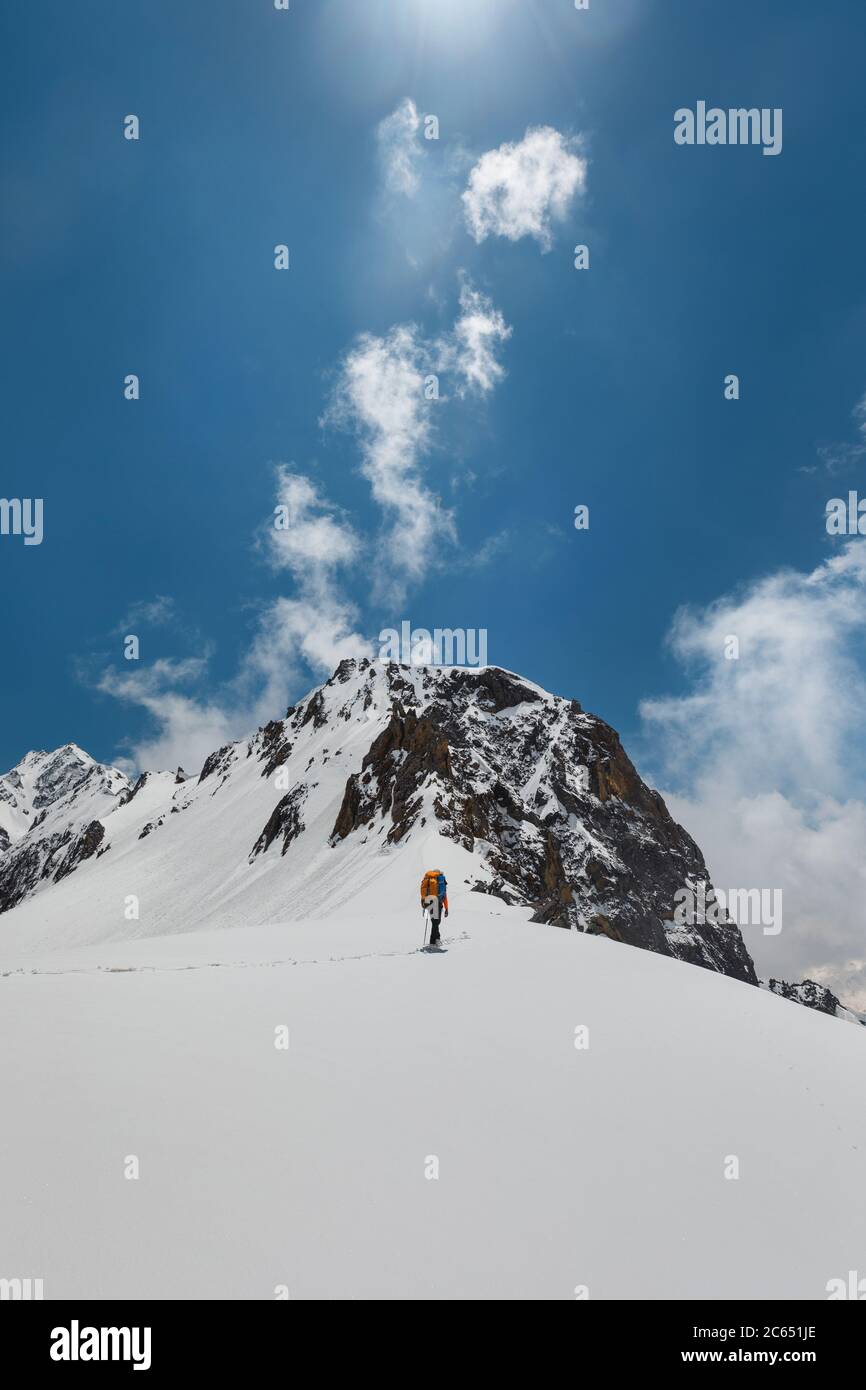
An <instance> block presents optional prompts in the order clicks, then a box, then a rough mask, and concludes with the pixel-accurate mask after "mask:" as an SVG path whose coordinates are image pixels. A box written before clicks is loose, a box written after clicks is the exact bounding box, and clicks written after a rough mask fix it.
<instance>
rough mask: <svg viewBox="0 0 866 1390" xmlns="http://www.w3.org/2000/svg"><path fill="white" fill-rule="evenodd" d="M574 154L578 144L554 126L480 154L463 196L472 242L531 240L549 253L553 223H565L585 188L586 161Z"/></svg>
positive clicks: (539, 127) (532, 131) (541, 128)
mask: <svg viewBox="0 0 866 1390" xmlns="http://www.w3.org/2000/svg"><path fill="white" fill-rule="evenodd" d="M578 149H579V143H578V141H577V140H575V139H569V138H567V137H566V136H563V135H561V134H560V132H559V131H558V130H554V129H553V127H552V126H535V127H532V128H530V129H529V130H527V132H526V134H525V136H524V137H523V139H522V140H521V141H519V142H517V143H509V144H504V145H500V146H499V148H498V149H496V150H488V151H487V153H486V154H483V155H482V156H481V158H480V159H479V160H478V163H477V164H476V165H475V166H474V168H473V169H472V171H471V172H470V175H469V184H468V187H467V188H466V190H465V192H464V194H463V209H464V215H465V218H466V225H467V227H468V229H469V231H470V233H471V234H472V236H473V237H474V238H475V240H476V241H477V242H479V243H480V242H482V241H484V240H485V238H486V237H488V236H502V237H506V238H507V239H508V240H509V241H519V240H520V238H521V237H525V236H531V237H534V238H535V239H536V241H537V242H538V243H539V244H540V246H541V248H542V251H549V250H550V248H551V246H552V244H553V235H552V223H554V222H561V221H562V220H563V218H564V217H565V216H566V214H567V212H568V209H569V207H570V205H571V202H572V199H573V198H574V197H575V195H576V194H578V193H582V192H583V190H584V188H585V186H586V171H587V161H586V159H585V158H584V157H583V156H581V155H580V154H578V153H577V150H578Z"/></svg>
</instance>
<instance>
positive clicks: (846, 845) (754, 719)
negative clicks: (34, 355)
mask: <svg viewBox="0 0 866 1390" xmlns="http://www.w3.org/2000/svg"><path fill="white" fill-rule="evenodd" d="M864 631H866V542H863V541H852V542H849V543H848V544H847V545H846V546H845V547H844V549H841V550H839V551H838V552H837V553H836V554H835V555H834V556H833V557H832V558H831V559H829V560H828V561H826V563H824V564H823V565H821V566H819V567H818V568H817V569H815V570H813V571H811V572H809V573H801V572H799V571H795V570H783V571H781V572H779V573H776V574H772V575H769V576H768V577H766V578H764V579H761V580H759V581H758V582H756V583H753V584H752V585H750V586H749V587H748V588H747V589H745V590H744V591H743V592H742V593H740V594H736V595H731V596H726V597H724V598H721V599H719V600H718V601H717V602H715V603H713V604H711V605H710V606H709V607H708V608H705V609H687V610H683V611H682V612H681V613H679V614H678V615H677V617H676V619H675V622H674V624H673V627H672V630H671V635H670V642H671V647H672V650H673V652H674V654H675V655H676V656H677V657H678V659H679V660H680V661H681V662H682V663H683V665H684V666H685V668H686V670H687V672H688V673H689V676H690V680H691V688H690V689H689V690H688V691H687V693H685V694H683V695H681V696H678V697H674V698H667V699H656V700H647V701H645V702H644V704H643V706H642V714H643V717H644V719H645V721H646V725H647V730H648V733H649V735H650V736H651V740H652V746H653V748H654V752H653V758H654V764H655V765H654V767H653V768H652V769H651V770H652V773H653V776H654V777H655V778H656V780H658V781H660V783H661V785H662V789H663V790H664V792H665V795H666V797H667V798H668V800H669V804H670V805H671V809H672V811H673V813H674V815H676V816H677V818H678V819H680V820H682V822H683V823H684V824H685V825H687V826H688V827H689V830H690V831H691V832H692V833H693V834H694V835H695V837H696V839H697V841H698V843H699V844H700V845H701V846H702V847H703V849H704V850H705V852H706V854H707V858H708V861H709V866H710V869H711V872H712V873H713V875H714V878H715V881H716V882H718V883H719V884H720V886H722V887H726V886H737V887H748V886H752V887H757V886H764V887H780V888H782V889H783V894H784V904H785V914H784V916H785V926H784V930H783V931H782V933H781V935H780V936H778V937H774V938H766V937H762V936H760V935H758V936H757V937H753V938H751V939H750V940H749V943H748V944H749V946H750V948H751V949H753V951H754V953H755V954H756V957H757V959H758V965H759V968H761V969H762V971H763V973H765V974H775V975H776V976H782V977H786V978H790V977H791V976H792V975H795V976H797V977H798V978H799V977H800V976H802V975H804V974H810V973H811V974H812V975H814V974H815V973H816V971H817V970H819V969H822V970H825V971H826V972H829V974H828V975H827V979H828V981H829V980H830V979H831V977H832V978H833V979H836V976H834V975H833V971H834V970H835V969H836V967H835V966H834V965H833V964H832V962H838V961H839V960H844V959H845V958H846V957H847V956H850V957H852V958H854V957H856V956H857V955H858V953H859V951H860V949H861V947H862V940H863V930H864V926H866V858H864V855H863V845H864V844H866V803H864V801H863V799H862V787H863V773H864V767H863V759H862V754H858V751H857V750H858V748H859V747H860V745H861V739H860V732H861V725H862V711H863V708H864V702H866V672H864V666H863V660H862V643H863V634H864ZM731 636H735V637H737V639H738V641H739V652H740V655H739V658H738V659H735V660H731V659H726V658H725V643H726V640H727V639H728V638H729V637H731ZM836 982H837V984H839V985H840V987H841V985H842V981H841V978H840V979H837V980H836ZM837 992H838V991H837Z"/></svg>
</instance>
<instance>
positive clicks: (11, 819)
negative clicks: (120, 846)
mask: <svg viewBox="0 0 866 1390" xmlns="http://www.w3.org/2000/svg"><path fill="white" fill-rule="evenodd" d="M128 786H129V782H128V779H127V777H126V776H125V775H124V773H122V772H120V771H119V770H118V769H117V768H116V767H105V766H104V765H103V764H102V763H97V762H96V761H95V760H94V759H93V758H91V757H90V755H89V753H85V752H84V750H83V749H82V748H79V747H78V746H77V744H74V743H67V744H66V745H65V746H64V747H63V748H57V749H55V750H54V752H51V753H47V752H44V751H39V752H32V753H28V754H27V756H26V757H24V758H22V759H21V762H20V763H18V764H17V765H16V766H15V767H13V768H12V769H11V771H9V772H7V773H5V775H4V776H2V777H0V912H2V911H7V910H8V909H9V908H10V907H14V906H15V904H16V903H18V902H20V901H21V900H22V898H24V897H26V896H27V894H28V893H31V892H33V891H34V889H35V888H37V887H38V886H39V885H40V884H44V883H47V882H54V883H57V882H59V881H60V880H61V879H63V878H65V877H66V875H67V874H70V873H72V872H73V870H74V869H76V868H77V867H78V865H79V864H80V863H81V862H82V861H83V860H84V859H87V858H90V856H91V855H94V854H98V853H99V851H100V847H101V844H102V841H103V839H104V826H103V824H102V820H101V817H103V816H108V815H110V813H111V812H112V810H114V808H115V807H116V806H117V805H118V803H119V800H120V798H121V796H122V795H123V793H124V792H125V791H126V790H127V788H128Z"/></svg>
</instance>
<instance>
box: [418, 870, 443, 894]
mask: <svg viewBox="0 0 866 1390" xmlns="http://www.w3.org/2000/svg"><path fill="white" fill-rule="evenodd" d="M441 874H442V870H441V869H428V870H427V872H426V874H425V875H424V877H423V878H422V880H421V897H422V898H438V896H439V879H440V877H441Z"/></svg>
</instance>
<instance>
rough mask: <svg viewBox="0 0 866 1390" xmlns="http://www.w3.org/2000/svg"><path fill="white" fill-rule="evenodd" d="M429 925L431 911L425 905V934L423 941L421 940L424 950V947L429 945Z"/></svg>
mask: <svg viewBox="0 0 866 1390" xmlns="http://www.w3.org/2000/svg"><path fill="white" fill-rule="evenodd" d="M429 925H430V912H429V910H428V909H427V908H426V907H425V909H424V936H423V939H422V941H421V950H422V951H423V949H424V947H425V946H426V945H427V928H428V927H429Z"/></svg>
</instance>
